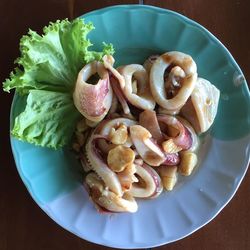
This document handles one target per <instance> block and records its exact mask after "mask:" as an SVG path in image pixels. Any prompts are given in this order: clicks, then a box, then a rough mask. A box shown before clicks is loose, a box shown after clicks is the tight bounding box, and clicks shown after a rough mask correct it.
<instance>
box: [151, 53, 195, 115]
mask: <svg viewBox="0 0 250 250" xmlns="http://www.w3.org/2000/svg"><path fill="white" fill-rule="evenodd" d="M170 65H174V66H179V67H180V68H181V69H182V70H183V71H184V73H185V76H184V77H183V78H182V84H181V88H180V89H179V91H178V93H177V94H176V95H175V96H174V97H173V98H171V99H167V95H166V91H165V83H164V72H165V70H166V69H167V68H168V67H169V66H170ZM175 73H176V74H177V71H176V72H175V71H172V73H171V78H173V76H174V74H175ZM180 75H181V76H183V74H180V69H179V68H178V76H180ZM196 80H197V67H196V64H195V62H194V60H193V59H192V57H191V56H189V55H187V54H184V53H181V52H177V51H172V52H167V53H165V54H163V55H161V56H160V57H158V58H157V60H156V61H155V62H154V64H153V65H152V67H151V70H150V88H151V92H152V95H153V97H154V99H155V101H156V102H157V103H158V104H159V105H160V106H161V107H162V108H164V109H167V110H171V111H175V110H179V109H180V108H181V107H182V106H183V105H184V104H185V103H186V101H187V99H188V98H189V96H190V95H191V93H192V91H193V89H194V87H195V83H196Z"/></svg>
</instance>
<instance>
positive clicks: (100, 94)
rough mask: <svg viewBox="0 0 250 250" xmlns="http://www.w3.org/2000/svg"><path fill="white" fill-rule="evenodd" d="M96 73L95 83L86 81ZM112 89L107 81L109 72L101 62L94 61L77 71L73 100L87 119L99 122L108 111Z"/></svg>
mask: <svg viewBox="0 0 250 250" xmlns="http://www.w3.org/2000/svg"><path fill="white" fill-rule="evenodd" d="M95 73H98V75H99V76H100V79H99V81H98V82H97V84H95V85H94V84H89V83H87V81H88V79H89V78H90V77H91V76H92V75H94V74H95ZM112 95H113V91H112V88H111V86H110V83H109V74H108V71H107V70H106V69H105V67H104V66H103V64H102V63H100V62H97V61H94V62H92V63H89V64H87V65H85V66H84V67H83V69H82V70H81V71H80V72H79V74H78V78H77V81H76V85H75V90H74V93H73V100H74V104H75V106H76V108H77V109H78V111H79V112H80V113H81V114H82V115H83V116H84V117H85V118H87V119H88V120H89V121H92V122H100V121H101V120H102V119H103V118H104V117H105V116H106V114H107V113H108V111H109V109H110V106H111V103H112Z"/></svg>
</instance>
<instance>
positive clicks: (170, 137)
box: [73, 51, 220, 213]
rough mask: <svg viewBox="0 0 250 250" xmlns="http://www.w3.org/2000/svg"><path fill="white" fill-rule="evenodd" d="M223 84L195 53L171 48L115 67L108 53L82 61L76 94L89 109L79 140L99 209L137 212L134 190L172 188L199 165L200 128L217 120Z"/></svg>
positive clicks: (145, 194) (145, 193)
mask: <svg viewBox="0 0 250 250" xmlns="http://www.w3.org/2000/svg"><path fill="white" fill-rule="evenodd" d="M219 96H220V91H219V90H218V89H217V88H216V87H215V86H214V85H213V84H211V83H210V82H209V81H208V80H206V79H203V78H200V77H198V73H197V67H196V64H195V61H194V60H193V59H192V57H191V56H189V55H187V54H184V53H181V52H178V51H171V52H167V53H164V54H162V55H152V56H150V57H149V58H148V59H147V60H146V61H145V62H144V64H143V65H140V64H130V65H123V66H119V67H118V68H115V67H114V58H113V57H112V56H111V55H105V56H104V57H103V60H102V62H98V61H93V62H91V63H90V64H87V65H85V66H84V67H83V69H81V71H80V72H79V74H78V78H77V81H76V85H75V89H74V93H73V99H74V104H75V106H76V108H77V109H78V111H79V112H80V113H81V114H82V115H83V116H84V119H82V120H81V121H80V122H79V123H78V124H77V129H76V132H75V142H74V143H73V148H74V149H75V151H76V152H77V153H78V155H79V159H80V161H81V164H82V166H83V168H84V171H85V172H86V177H85V180H84V186H85V187H86V189H87V191H88V193H89V196H90V198H91V200H92V201H93V202H94V204H95V206H96V208H97V209H98V210H99V211H108V212H132V213H133V212H136V211H137V210H138V205H137V202H136V199H135V198H141V199H153V198H157V197H158V196H159V195H160V194H161V192H162V191H163V190H164V189H165V190H166V191H171V190H172V189H173V188H174V186H175V184H176V183H177V181H178V175H184V176H188V175H190V174H191V173H192V171H193V169H194V168H195V166H196V165H197V161H198V159H197V158H198V155H197V151H198V148H199V134H201V133H204V132H206V131H207V130H208V129H209V128H210V126H211V125H212V123H213V121H214V119H215V116H216V113H217V107H218V102H219Z"/></svg>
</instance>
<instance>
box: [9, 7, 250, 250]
mask: <svg viewBox="0 0 250 250" xmlns="http://www.w3.org/2000/svg"><path fill="white" fill-rule="evenodd" d="M113 9H115V10H118V9H121V10H124V9H126V10H128V11H130V10H136V9H138V10H139V9H144V10H151V11H154V12H156V13H159V12H160V13H163V14H167V15H169V14H171V15H174V16H177V17H178V18H180V19H182V20H184V22H185V23H189V24H191V25H192V26H195V27H197V28H199V30H200V31H201V32H202V33H203V34H205V35H206V37H207V38H208V39H209V40H213V41H215V42H216V43H218V44H219V45H220V46H221V48H222V49H223V50H224V52H225V54H226V56H227V59H229V60H230V62H231V63H232V64H233V66H234V67H236V69H237V70H238V71H239V73H240V74H241V75H242V76H243V77H244V79H245V81H243V86H244V90H243V91H244V93H247V95H246V98H248V99H249V100H250V91H249V88H248V85H247V81H246V78H245V76H244V74H243V72H242V70H241V68H240V67H239V65H238V64H237V62H236V61H235V59H234V57H233V56H232V54H231V53H230V52H229V50H228V49H227V48H226V46H225V45H224V44H223V43H222V42H221V41H220V40H219V39H218V38H216V37H215V36H214V35H213V34H212V33H211V32H210V31H209V30H207V29H206V28H205V27H204V26H202V25H201V24H199V23H198V22H196V21H194V20H192V19H191V18H189V17H186V16H184V15H182V14H180V13H178V12H175V11H172V10H168V9H163V8H160V7H156V6H151V5H139V4H122V5H114V6H109V7H104V8H100V9H96V10H93V11H90V12H87V13H85V14H83V15H80V16H79V17H78V18H83V19H84V18H86V17H88V16H91V15H96V14H99V15H100V14H103V13H105V12H107V11H110V10H113ZM16 98H17V94H16V93H15V95H14V98H13V100H12V104H11V112H10V125H11V123H12V119H13V110H14V105H15V100H16ZM246 136H249V135H246ZM14 140H15V138H13V137H12V136H11V134H10V143H11V149H12V154H13V156H14V161H15V165H16V168H17V171H18V173H19V175H20V177H21V179H22V182H23V183H24V185H25V187H26V189H27V190H28V192H29V194H30V195H31V197H32V199H33V200H34V202H35V203H36V204H37V205H38V206H39V207H40V208H41V210H42V211H43V212H44V213H45V214H47V215H48V217H49V218H50V219H51V220H53V221H54V222H55V223H57V224H58V225H59V226H60V227H62V228H63V229H64V230H66V231H68V232H70V233H72V234H74V235H76V236H78V237H79V238H81V239H83V240H86V241H88V242H91V243H95V244H98V245H103V246H107V247H114V248H121V249H141V248H142V247H141V246H126V247H125V246H120V245H114V244H112V243H110V242H106V243H99V242H95V241H92V240H91V241H90V240H88V239H86V238H83V237H82V236H81V235H80V234H78V233H77V232H76V231H73V230H71V229H69V228H67V226H66V225H64V224H63V222H62V221H60V219H59V218H56V216H55V215H54V213H53V212H52V211H50V209H49V208H48V207H46V204H45V205H43V204H42V203H41V201H39V199H38V198H37V197H36V195H35V193H34V192H33V190H32V187H31V185H30V184H29V180H28V178H26V177H25V176H24V175H23V173H22V171H21V168H20V164H19V160H18V152H17V150H16V148H15V145H14ZM249 144H250V143H249ZM246 159H247V156H246ZM246 163H247V165H246V166H244V173H243V175H242V176H241V178H240V179H239V182H238V184H237V186H236V187H235V188H234V191H233V193H232V194H231V195H230V197H229V198H228V200H227V201H226V202H225V203H224V204H223V205H222V206H221V207H220V208H219V209H218V211H217V212H216V213H215V214H214V215H213V216H212V217H211V218H209V220H207V221H206V222H205V223H202V224H201V225H200V226H198V227H195V228H194V229H193V230H191V231H190V232H189V233H187V234H185V235H183V236H182V237H179V238H176V239H175V240H171V241H167V242H166V241H165V242H160V243H158V244H153V245H147V246H144V247H143V248H145V247H147V248H148V247H149V248H151V247H158V246H162V245H165V244H169V243H172V242H176V241H178V240H181V239H183V238H186V237H187V236H189V235H191V234H192V233H194V232H196V231H197V230H199V229H200V228H202V227H204V226H205V225H207V224H208V223H210V222H211V221H212V220H213V219H214V218H215V217H216V216H217V215H218V214H219V213H220V212H221V211H222V210H223V209H224V207H225V206H227V205H228V203H229V202H230V201H231V200H232V198H233V197H234V195H235V193H236V192H237V191H238V189H239V186H240V184H241V182H242V180H243V178H244V177H245V175H246V172H247V170H248V167H249V163H250V151H249V154H248V159H247V161H246Z"/></svg>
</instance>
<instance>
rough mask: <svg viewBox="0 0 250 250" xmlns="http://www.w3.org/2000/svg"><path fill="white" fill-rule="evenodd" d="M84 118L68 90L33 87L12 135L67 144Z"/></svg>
mask: <svg viewBox="0 0 250 250" xmlns="http://www.w3.org/2000/svg"><path fill="white" fill-rule="evenodd" d="M80 117H81V114H80V113H79V112H78V111H77V110H76V108H75V106H74V104H73V101H72V97H71V96H70V95H69V94H67V93H58V92H52V91H46V90H30V92H29V95H28V98H27V104H26V107H25V110H24V111H23V112H22V113H21V114H20V115H19V116H17V117H16V118H15V123H14V127H13V129H12V131H11V134H12V135H13V136H15V137H16V138H17V139H20V140H23V141H26V142H29V143H33V144H35V145H39V146H46V147H50V148H54V149H57V148H60V147H62V146H64V145H66V144H68V143H69V142H70V140H71V136H72V134H73V132H74V129H75V124H76V122H77V121H78V120H79V118H80Z"/></svg>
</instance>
